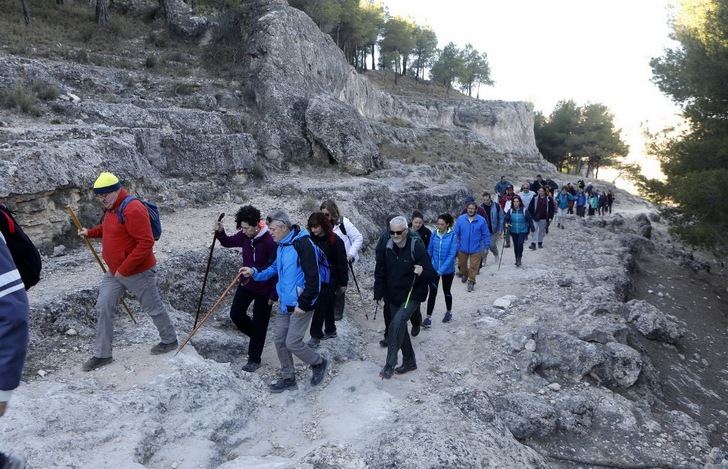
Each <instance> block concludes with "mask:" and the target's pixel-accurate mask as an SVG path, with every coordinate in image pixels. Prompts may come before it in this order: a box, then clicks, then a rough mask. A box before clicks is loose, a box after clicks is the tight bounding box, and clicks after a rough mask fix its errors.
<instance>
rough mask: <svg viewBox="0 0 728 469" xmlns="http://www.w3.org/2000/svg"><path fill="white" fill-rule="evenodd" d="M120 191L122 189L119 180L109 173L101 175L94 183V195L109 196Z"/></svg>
mask: <svg viewBox="0 0 728 469" xmlns="http://www.w3.org/2000/svg"><path fill="white" fill-rule="evenodd" d="M118 189H121V182H119V178H117V177H116V176H114V175H113V174H111V173H108V172H103V173H101V174H99V177H98V178H96V182H94V194H96V195H104V194H108V193H110V192H114V191H115V190H118Z"/></svg>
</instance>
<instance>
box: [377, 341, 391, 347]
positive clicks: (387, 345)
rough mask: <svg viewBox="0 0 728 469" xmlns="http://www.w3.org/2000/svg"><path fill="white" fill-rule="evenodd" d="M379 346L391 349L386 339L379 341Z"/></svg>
mask: <svg viewBox="0 0 728 469" xmlns="http://www.w3.org/2000/svg"><path fill="white" fill-rule="evenodd" d="M379 346H380V347H389V342H387V340H386V339H382V340H380V341H379Z"/></svg>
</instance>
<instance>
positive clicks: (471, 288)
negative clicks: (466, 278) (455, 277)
mask: <svg viewBox="0 0 728 469" xmlns="http://www.w3.org/2000/svg"><path fill="white" fill-rule="evenodd" d="M473 290H475V282H468V291H469V292H471V291H473Z"/></svg>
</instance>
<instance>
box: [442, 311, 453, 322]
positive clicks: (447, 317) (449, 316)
mask: <svg viewBox="0 0 728 469" xmlns="http://www.w3.org/2000/svg"><path fill="white" fill-rule="evenodd" d="M450 321H452V313H451V312H450V311H448V312H446V313H445V316H444V317H443V318H442V322H450Z"/></svg>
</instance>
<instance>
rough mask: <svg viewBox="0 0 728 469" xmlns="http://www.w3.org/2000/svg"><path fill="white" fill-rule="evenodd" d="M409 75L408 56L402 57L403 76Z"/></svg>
mask: <svg viewBox="0 0 728 469" xmlns="http://www.w3.org/2000/svg"><path fill="white" fill-rule="evenodd" d="M405 75H407V56H406V55H403V56H402V76H405Z"/></svg>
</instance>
